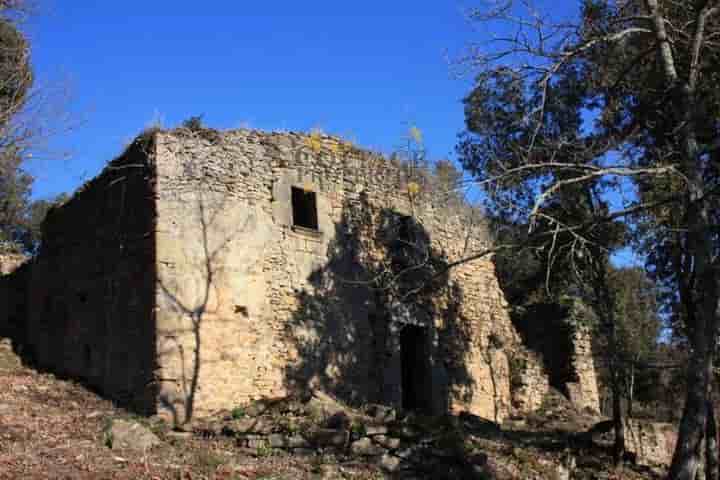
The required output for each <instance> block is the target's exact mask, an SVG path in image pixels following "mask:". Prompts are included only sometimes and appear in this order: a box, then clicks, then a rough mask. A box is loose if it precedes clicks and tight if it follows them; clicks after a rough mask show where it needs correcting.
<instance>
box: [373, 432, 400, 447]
mask: <svg viewBox="0 0 720 480" xmlns="http://www.w3.org/2000/svg"><path fill="white" fill-rule="evenodd" d="M372 440H373V442H375V443H377V444H378V445H381V446H383V447H384V448H389V449H391V450H395V449H396V448H398V447H399V446H400V439H399V438H394V437H388V436H387V435H376V436H374V437H372Z"/></svg>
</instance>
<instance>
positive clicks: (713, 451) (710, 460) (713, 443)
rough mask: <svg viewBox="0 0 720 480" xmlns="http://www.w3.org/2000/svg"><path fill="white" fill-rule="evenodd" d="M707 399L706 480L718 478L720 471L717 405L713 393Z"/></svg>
mask: <svg viewBox="0 0 720 480" xmlns="http://www.w3.org/2000/svg"><path fill="white" fill-rule="evenodd" d="M708 397H709V398H708V401H707V428H706V429H705V480H718V479H719V478H720V471H719V470H718V468H719V467H718V465H720V461H719V460H718V438H717V423H716V421H715V407H714V406H713V403H712V395H709V396H708Z"/></svg>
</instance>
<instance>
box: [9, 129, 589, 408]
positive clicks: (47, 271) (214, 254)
mask: <svg viewBox="0 0 720 480" xmlns="http://www.w3.org/2000/svg"><path fill="white" fill-rule="evenodd" d="M293 192H294V193H293ZM293 195H297V197H298V198H301V199H303V200H302V202H306V203H303V205H304V208H305V210H307V211H305V210H298V208H294V206H293V205H295V206H296V207H297V205H298V202H297V201H296V202H295V204H294V203H293V202H294V200H293ZM308 202H309V203H308ZM308 205H309V206H310V207H311V208H310V209H309V210H308ZM448 205H450V203H445V202H438V201H437V192H433V191H432V185H431V182H429V181H428V177H427V176H425V175H424V174H422V173H421V172H420V173H418V172H417V171H413V169H411V168H408V167H406V166H403V165H401V164H399V163H397V162H394V161H391V160H388V159H386V158H384V157H381V156H379V155H375V154H372V153H370V152H367V151H364V150H360V149H357V148H355V147H353V146H352V145H349V144H347V143H344V142H342V141H340V140H339V139H337V138H333V137H328V136H323V135H312V136H307V135H303V134H295V133H263V132H257V131H250V130H236V131H229V132H222V133H220V132H216V131H213V130H200V131H190V130H188V129H177V130H174V131H161V132H150V133H148V134H146V135H143V136H141V137H139V138H138V139H137V140H136V141H135V142H133V144H132V145H131V146H130V147H129V148H128V150H127V152H126V153H125V154H123V155H122V156H121V157H119V158H118V159H116V160H115V161H113V162H111V163H110V164H109V165H108V167H107V168H106V169H105V170H104V171H103V173H102V174H101V175H100V176H99V177H97V178H96V179H94V180H92V181H91V182H89V183H88V184H86V185H85V186H84V187H83V188H82V189H81V190H80V191H78V192H77V193H76V194H75V195H74V196H73V197H72V198H71V199H70V200H69V201H68V202H67V203H66V204H64V205H63V206H62V207H59V208H56V209H54V210H53V211H51V213H50V214H49V215H48V218H47V220H46V222H45V224H44V227H43V228H44V241H43V245H42V248H41V251H40V252H39V255H38V256H37V258H36V259H35V261H34V262H33V264H32V266H31V268H29V267H28V268H27V269H26V277H25V279H26V281H23V282H21V284H22V285H27V286H28V288H27V294H26V298H27V299H28V301H27V305H26V309H27V319H26V321H25V323H24V324H23V327H24V328H23V329H22V332H23V334H22V336H23V341H24V342H26V343H27V345H28V347H29V351H30V353H31V354H33V355H34V357H35V360H36V362H37V363H38V364H39V365H40V366H43V367H46V368H49V369H52V370H54V371H56V372H58V373H61V374H65V375H68V376H72V377H75V378H80V379H82V380H84V381H85V382H87V383H89V384H91V385H92V386H94V387H95V388H97V389H99V390H100V391H102V392H104V393H105V394H106V395H108V396H110V397H112V398H114V399H116V400H118V401H120V402H121V403H123V404H126V405H129V406H131V407H133V408H134V409H136V410H140V411H143V412H155V411H160V412H161V413H163V414H164V415H168V416H172V417H173V418H174V420H175V421H177V422H182V421H184V420H186V419H188V418H190V417H192V416H193V415H199V416H201V415H205V414H208V413H211V412H213V411H216V410H220V409H226V408H231V407H233V406H235V405H238V404H242V403H245V402H248V401H250V400H254V399H258V398H263V397H281V396H286V395H291V394H304V393H307V392H308V391H311V390H313V389H316V390H323V391H326V392H328V393H331V394H333V395H334V396H336V397H338V398H340V399H342V400H344V401H346V402H348V403H350V404H363V403H368V402H371V403H383V404H390V405H393V406H398V407H412V408H418V409H420V410H423V411H427V412H435V413H439V412H446V411H455V412H457V411H462V410H467V411H470V412H472V413H475V414H477V415H479V416H482V417H486V418H489V419H493V420H496V421H500V420H502V419H503V418H504V417H505V416H507V415H508V413H509V412H510V411H511V410H512V409H516V410H520V411H526V410H532V409H534V408H536V407H537V406H538V405H539V404H540V402H541V401H542V397H543V395H544V393H545V392H546V391H547V389H548V377H547V376H546V371H548V369H547V368H544V366H543V365H541V363H540V361H539V357H538V356H537V355H535V354H534V353H531V352H529V351H527V350H526V349H525V347H524V346H523V345H522V343H521V340H520V337H519V336H518V334H517V333H516V330H515V327H514V326H513V324H512V322H511V321H510V318H509V316H508V305H507V304H506V302H505V299H504V296H503V293H502V291H501V290H500V287H499V285H498V282H497V278H496V275H495V271H494V265H493V263H492V258H491V257H490V256H481V257H479V258H477V259H475V260H474V261H472V262H467V263H460V264H457V265H456V264H455V263H454V262H456V261H458V260H460V259H463V258H466V257H468V256H472V255H474V254H477V253H478V252H482V251H484V250H485V249H486V248H487V247H489V246H491V243H490V239H489V238H488V234H487V231H486V229H485V226H484V224H483V222H482V219H481V218H480V217H479V215H478V213H477V212H476V211H473V209H471V208H468V207H463V206H462V205H458V204H457V203H456V204H455V206H454V207H450V206H448ZM308 212H310V213H308ZM302 215H310V216H309V217H307V218H306V219H305V220H303V222H305V221H307V222H309V223H311V224H312V225H309V226H308V225H305V226H303V224H301V223H302V222H299V221H298V218H296V217H298V216H302ZM1 287H2V285H0V293H1V292H3V289H2V288H1ZM23 288H24V287H23ZM5 291H7V290H5ZM21 296H23V295H18V297H21ZM22 303H24V302H20V303H19V304H17V305H21V304H22ZM22 308H25V307H24V306H19V307H18V309H20V310H21V309H22ZM581 343H582V342H581ZM572 348H574V347H572V345H570V347H569V349H567V350H568V352H567V353H568V355H569V356H567V358H568V359H570V358H571V356H572V355H571V354H572ZM578 352H579V351H578ZM580 356H582V352H580ZM578 358H579V357H578ZM576 363H577V362H576ZM410 366H411V367H412V368H409V367H410ZM545 367H547V366H546V365H545ZM578 371H580V370H578ZM551 373H552V372H551ZM576 373H577V372H576ZM583 375H585V373H582V372H581V376H583ZM590 377H591V376H590V374H589V373H588V376H587V378H588V379H590ZM563 378H565V377H563ZM573 378H574V380H572V381H576V382H578V385H579V386H578V389H579V390H578V391H579V392H580V393H579V395H580V397H578V398H577V399H576V400H577V401H578V402H582V401H584V399H585V398H586V397H587V398H589V397H588V393H587V392H588V391H589V390H588V389H590V388H591V386H589V385H590V383H592V380H589V382H590V383H588V384H585V383H583V381H584V380H583V379H577V378H576V377H573ZM551 380H552V378H551ZM566 380H567V381H568V382H570V381H571V379H570V377H567V379H566ZM550 383H551V382H550ZM568 390H570V387H568Z"/></svg>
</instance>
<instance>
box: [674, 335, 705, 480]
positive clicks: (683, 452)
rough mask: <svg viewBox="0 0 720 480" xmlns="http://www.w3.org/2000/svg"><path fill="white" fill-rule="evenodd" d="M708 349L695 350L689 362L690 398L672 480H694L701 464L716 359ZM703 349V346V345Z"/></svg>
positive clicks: (675, 454) (687, 398) (677, 447)
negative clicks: (708, 394)
mask: <svg viewBox="0 0 720 480" xmlns="http://www.w3.org/2000/svg"><path fill="white" fill-rule="evenodd" d="M701 343H703V344H705V345H704V346H705V348H697V349H693V351H692V353H691V356H690V361H689V362H688V373H687V394H686V398H685V408H684V409H683V416H682V419H681V420H680V428H679V431H678V440H677V444H676V445H675V452H674V454H673V461H672V465H671V466H670V473H669V474H668V479H669V480H694V479H695V475H696V473H697V469H698V465H699V463H700V455H701V451H700V448H701V445H702V439H703V436H704V432H705V428H706V422H707V413H708V411H707V390H708V384H709V380H710V372H711V371H712V356H711V355H709V354H708V352H707V350H708V349H707V342H701ZM700 346H703V345H700Z"/></svg>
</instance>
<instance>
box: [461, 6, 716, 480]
mask: <svg viewBox="0 0 720 480" xmlns="http://www.w3.org/2000/svg"><path fill="white" fill-rule="evenodd" d="M472 17H473V18H474V19H475V20H477V21H479V22H483V23H484V24H485V31H487V32H496V34H495V35H492V36H491V38H490V39H489V40H488V41H487V42H484V43H483V44H481V45H476V46H474V47H473V50H472V52H471V55H470V57H469V61H470V62H472V65H473V66H474V67H476V68H477V69H478V71H479V75H478V77H477V83H476V86H475V88H474V89H473V91H472V92H471V94H470V95H469V96H468V98H467V100H466V118H467V133H466V134H465V136H464V138H463V139H462V142H461V145H460V153H461V156H462V159H463V162H464V164H465V166H466V167H467V168H469V169H470V171H471V172H472V173H473V174H474V181H475V182H476V183H477V184H478V185H480V186H482V187H483V188H484V189H485V191H486V192H487V195H488V198H489V200H490V201H489V202H488V203H489V206H490V207H489V208H491V210H494V211H495V213H497V214H498V215H504V216H506V217H510V218H516V219H522V220H524V221H526V222H527V223H528V224H529V225H530V229H531V231H538V230H545V231H547V232H554V234H556V235H568V236H570V237H572V238H573V241H572V242H570V243H569V247H567V251H566V252H565V253H566V254H568V255H570V256H571V257H572V258H574V259H576V260H580V259H583V258H586V256H588V255H589V256H591V257H592V256H597V255H598V254H599V252H601V251H607V249H608V245H604V244H603V243H602V242H599V241H598V239H601V238H602V237H601V236H597V235H594V233H595V232H596V231H597V229H598V228H602V226H606V225H609V224H611V223H612V222H615V221H618V220H622V221H623V222H624V223H626V224H627V225H630V226H635V225H636V224H637V222H640V221H642V222H643V224H644V225H645V227H646V229H645V230H644V232H645V233H647V234H648V235H646V237H645V239H644V240H645V241H646V245H647V246H648V247H649V250H650V251H652V252H657V251H664V250H666V249H667V248H669V247H675V248H674V250H673V252H674V253H673V254H672V255H665V258H667V259H668V262H671V263H672V265H670V267H671V268H667V269H666V271H667V272H669V274H670V276H669V277H668V280H669V281H670V282H673V283H674V284H675V285H676V286H677V291H678V292H679V293H678V295H677V296H678V299H677V300H678V302H679V304H680V305H682V308H683V319H684V322H685V327H686V330H687V332H688V335H689V343H690V346H691V356H690V360H689V364H688V369H687V386H688V387H687V397H686V402H685V409H684V413H683V417H682V420H681V423H680V430H679V440H678V442H677V447H676V451H675V455H674V458H673V463H672V467H671V469H670V478H673V479H694V478H695V472H696V471H697V467H698V462H699V460H700V455H701V450H700V444H701V441H702V438H703V436H704V432H705V429H706V426H708V429H709V427H710V426H709V425H708V422H707V419H708V409H707V405H708V401H707V400H708V395H709V386H710V378H711V372H712V367H713V355H712V353H713V351H714V345H715V343H716V340H717V333H718V317H720V303H719V298H720V259H719V255H718V253H719V250H720V249H719V244H720V242H719V241H718V230H717V228H716V225H717V224H718V212H719V211H720V209H719V208H718V206H719V203H720V202H718V193H720V184H719V179H720V174H719V172H720V169H719V168H718V167H719V162H718V159H719V158H720V157H718V155H720V152H719V148H720V142H719V141H718V140H719V139H718V123H717V118H718V116H719V115H718V114H719V113H720V96H719V95H718V93H717V89H716V84H717V79H718V78H717V77H718V74H719V72H720V68H719V67H720V57H719V56H718V52H719V51H720V50H718V48H717V47H718V39H719V37H720V23H719V19H720V2H718V1H714V0H700V1H693V2H674V1H671V0H667V1H663V0H642V1H641V0H627V1H616V2H609V1H601V0H586V1H582V2H580V11H579V14H578V15H576V16H575V17H572V18H570V19H568V20H564V21H553V20H551V19H549V18H548V15H547V14H544V13H543V12H541V11H539V10H537V9H535V8H534V7H533V6H532V5H531V4H530V3H529V2H528V1H519V2H513V1H511V0H510V1H503V2H499V3H497V2H496V3H494V4H493V5H492V6H491V7H490V8H487V9H478V10H476V11H474V12H472ZM570 189H585V190H586V191H588V192H593V194H594V198H593V201H592V205H593V206H594V208H593V209H592V211H591V212H592V214H591V215H590V216H589V217H587V218H578V219H576V221H567V220H565V219H564V218H563V217H562V216H560V215H558V214H557V211H558V210H557V208H556V207H557V205H558V198H559V197H560V196H561V195H562V194H563V192H567V191H568V190H570ZM669 220H672V221H669ZM553 238H555V237H554V236H553ZM548 250H549V251H550V252H554V254H559V253H560V252H557V250H555V246H554V243H552V242H550V243H549V245H548Z"/></svg>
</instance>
